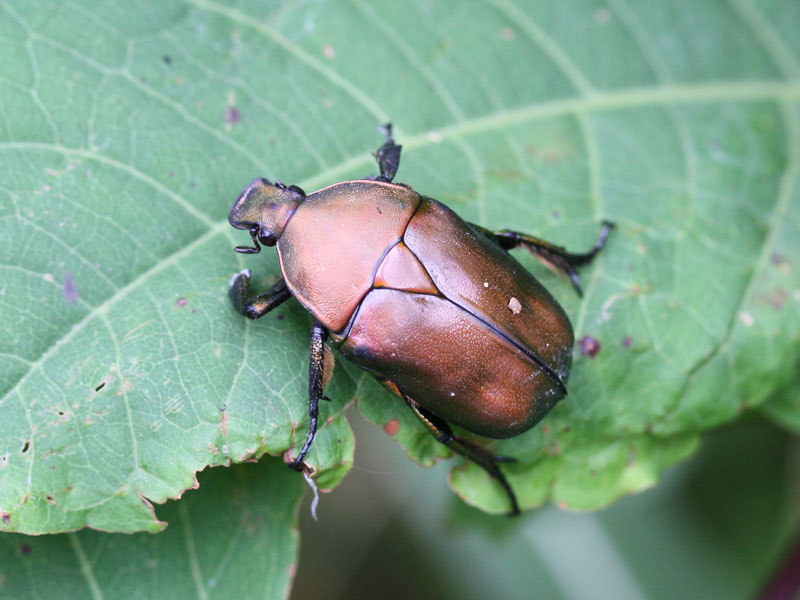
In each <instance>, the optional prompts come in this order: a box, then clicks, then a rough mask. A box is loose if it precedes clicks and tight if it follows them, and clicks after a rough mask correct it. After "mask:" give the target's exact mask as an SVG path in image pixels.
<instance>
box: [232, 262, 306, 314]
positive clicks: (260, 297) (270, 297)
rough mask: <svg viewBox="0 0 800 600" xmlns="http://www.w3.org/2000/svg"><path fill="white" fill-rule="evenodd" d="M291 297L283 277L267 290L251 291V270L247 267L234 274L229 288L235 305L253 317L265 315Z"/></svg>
mask: <svg viewBox="0 0 800 600" xmlns="http://www.w3.org/2000/svg"><path fill="white" fill-rule="evenodd" d="M291 297H292V292H290V291H289V288H288V287H286V282H285V281H284V280H283V279H280V280H279V281H278V282H276V283H275V284H273V285H272V286H270V287H269V289H267V290H266V291H265V292H263V293H261V294H253V293H252V292H251V291H250V271H249V270H247V269H245V270H244V271H242V272H241V273H237V274H236V275H234V277H233V279H231V287H230V289H229V290H228V298H230V299H231V303H233V307H234V308H235V309H236V310H237V311H238V312H240V313H242V314H243V315H244V316H245V317H249V318H251V319H259V318H261V317H263V316H264V315H265V314H267V313H268V312H269V311H271V310H272V309H273V308H276V307H278V306H280V305H281V304H283V303H284V302H286V301H287V300H288V299H289V298H291Z"/></svg>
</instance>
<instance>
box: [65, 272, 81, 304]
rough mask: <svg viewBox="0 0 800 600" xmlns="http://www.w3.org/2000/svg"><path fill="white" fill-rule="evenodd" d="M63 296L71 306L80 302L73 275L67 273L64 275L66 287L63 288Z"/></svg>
mask: <svg viewBox="0 0 800 600" xmlns="http://www.w3.org/2000/svg"><path fill="white" fill-rule="evenodd" d="M61 295H62V296H64V299H65V300H66V301H67V302H69V303H70V304H75V303H76V302H77V301H78V290H77V289H76V288H75V282H74V281H72V273H70V272H69V271H67V273H66V274H65V275H64V285H63V286H62V287H61Z"/></svg>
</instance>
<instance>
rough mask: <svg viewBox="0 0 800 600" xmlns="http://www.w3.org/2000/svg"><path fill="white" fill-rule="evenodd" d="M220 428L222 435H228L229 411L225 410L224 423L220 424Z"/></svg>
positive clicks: (223, 414)
mask: <svg viewBox="0 0 800 600" xmlns="http://www.w3.org/2000/svg"><path fill="white" fill-rule="evenodd" d="M219 428H220V430H221V431H222V435H223V436H225V437H228V411H227V410H226V411H224V412H223V413H222V423H220V426H219Z"/></svg>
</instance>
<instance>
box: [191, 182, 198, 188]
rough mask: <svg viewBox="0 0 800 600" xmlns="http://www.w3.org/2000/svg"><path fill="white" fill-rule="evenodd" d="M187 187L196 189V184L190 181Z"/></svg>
mask: <svg viewBox="0 0 800 600" xmlns="http://www.w3.org/2000/svg"><path fill="white" fill-rule="evenodd" d="M189 187H190V188H196V187H197V182H196V181H190V182H189Z"/></svg>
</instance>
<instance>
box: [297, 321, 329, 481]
mask: <svg viewBox="0 0 800 600" xmlns="http://www.w3.org/2000/svg"><path fill="white" fill-rule="evenodd" d="M327 338H328V330H327V329H325V327H324V326H323V325H322V323H320V322H319V321H315V322H314V324H313V325H312V326H311V350H310V358H309V361H308V416H309V422H308V435H307V436H306V443H305V444H303V449H302V450H300V454H298V455H297V458H295V459H294V461H292V463H291V464H290V465H289V468H290V469H294V470H295V471H301V470H302V469H303V459H304V458H305V457H306V454H307V453H308V450H309V449H310V448H311V443H312V442H313V441H314V436H315V435H316V433H317V417H318V415H319V401H320V399H322V400H329V398H326V397H325V396H323V395H322V387H323V385H324V379H323V363H324V356H325V340H326V339H327Z"/></svg>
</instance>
